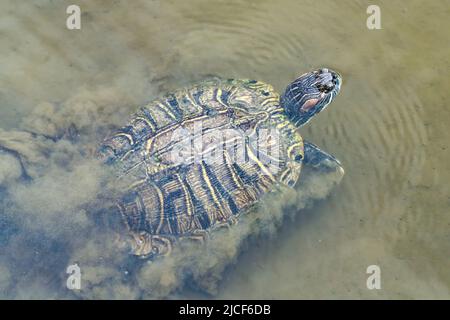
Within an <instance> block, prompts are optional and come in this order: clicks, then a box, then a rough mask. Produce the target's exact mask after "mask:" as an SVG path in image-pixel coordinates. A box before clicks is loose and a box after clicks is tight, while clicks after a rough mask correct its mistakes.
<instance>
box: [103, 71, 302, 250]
mask: <svg viewBox="0 0 450 320" xmlns="http://www.w3.org/2000/svg"><path fill="white" fill-rule="evenodd" d="M296 129H297V128H296V127H295V125H294V124H293V123H292V121H290V120H289V118H288V117H287V116H286V114H285V112H284V109H283V108H282V107H281V106H280V96H279V94H278V93H277V92H275V90H274V88H273V87H272V86H271V85H269V84H266V83H264V82H260V81H255V80H235V79H229V80H222V79H215V80H208V81H204V82H201V83H198V84H195V85H192V86H190V87H187V88H183V89H180V90H177V91H174V92H172V93H170V94H167V95H165V96H163V97H161V98H159V99H156V100H154V101H152V102H150V103H148V104H147V105H145V106H144V107H141V108H140V109H139V110H138V111H137V112H136V113H135V114H134V115H132V116H131V118H130V120H129V122H128V124H127V125H126V126H124V127H122V128H121V129H120V130H118V131H117V132H116V133H115V134H113V135H112V136H110V137H109V138H107V139H106V140H105V141H104V142H103V144H102V145H101V147H100V148H99V157H100V158H101V159H102V160H103V161H104V162H105V163H108V164H109V165H111V166H114V168H115V170H117V172H118V179H120V180H122V181H126V186H127V187H126V188H125V189H124V190H123V193H122V196H121V197H120V198H119V199H118V200H117V208H118V209H119V211H120V213H121V216H122V218H123V222H124V224H125V225H126V228H127V230H128V231H127V233H128V234H129V235H130V237H129V239H131V244H132V253H133V254H135V255H138V256H141V257H156V256H159V255H166V254H168V253H170V251H171V248H172V246H173V244H174V243H175V242H177V241H180V240H181V239H200V240H201V239H204V238H205V237H206V236H207V235H208V233H209V232H212V231H213V230H216V229H218V228H221V227H224V226H230V225H232V224H234V223H236V222H237V221H238V219H239V216H240V215H242V214H245V213H247V212H249V211H250V209H251V208H252V206H254V205H255V203H257V202H258V200H260V199H261V197H262V196H263V195H264V194H266V193H268V192H270V191H272V190H274V189H275V188H276V187H277V186H278V185H285V186H289V187H292V186H294V185H295V183H296V182H297V180H298V178H299V174H300V170H301V164H302V159H303V157H304V155H303V140H302V138H301V136H300V135H299V134H298V133H297V132H296Z"/></svg>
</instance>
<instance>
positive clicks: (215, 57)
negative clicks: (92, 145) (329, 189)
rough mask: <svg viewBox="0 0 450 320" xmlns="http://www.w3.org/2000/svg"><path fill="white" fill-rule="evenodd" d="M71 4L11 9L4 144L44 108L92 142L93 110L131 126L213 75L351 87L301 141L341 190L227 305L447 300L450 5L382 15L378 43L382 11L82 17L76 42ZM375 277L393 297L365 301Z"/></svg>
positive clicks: (306, 7) (114, 10)
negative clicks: (372, 16) (155, 102)
mask: <svg viewBox="0 0 450 320" xmlns="http://www.w3.org/2000/svg"><path fill="white" fill-rule="evenodd" d="M69 4H71V2H67V3H66V2H65V1H61V2H58V4H56V3H54V2H52V1H35V2H34V4H33V5H31V4H25V3H22V4H18V3H17V2H15V1H4V2H2V4H1V5H0V12H1V13H0V15H1V19H0V41H1V46H0V65H1V68H0V72H1V77H0V104H1V109H0V128H3V129H8V130H10V129H14V128H17V127H19V124H20V123H22V122H23V119H24V118H26V117H29V115H30V114H32V113H33V112H35V111H34V110H36V106H37V105H41V106H42V102H46V103H51V104H53V105H54V106H56V108H59V107H61V106H62V107H64V106H67V105H71V106H75V109H74V108H72V109H70V110H72V113H73V111H74V110H75V111H77V110H78V111H79V114H70V115H68V114H64V112H62V113H61V114H59V115H58V116H59V117H60V118H61V119H64V118H65V117H73V118H75V119H77V121H78V123H81V124H86V126H87V123H88V122H89V121H92V119H93V118H92V115H90V114H89V112H90V111H89V110H91V109H90V104H89V102H90V101H94V102H95V103H99V104H100V105H102V106H104V107H103V108H104V110H105V114H107V117H108V121H109V122H111V123H120V121H121V118H122V117H123V116H124V115H126V114H128V113H129V112H130V110H134V109H135V106H137V105H140V104H142V103H143V102H145V101H148V100H149V99H151V98H153V97H154V96H155V95H156V94H157V93H160V92H163V91H166V90H169V89H173V88H176V87H179V86H181V85H184V84H186V83H189V82H192V81H194V80H198V79H202V78H204V77H205V76H210V75H218V76H222V77H227V78H228V77H234V78H255V79H260V80H263V81H266V82H268V83H271V84H273V85H274V86H275V87H276V89H278V90H279V91H282V90H283V89H284V87H285V86H286V85H287V84H288V83H289V82H290V81H291V80H292V79H294V78H295V77H296V76H298V75H299V74H301V73H303V72H306V71H309V70H311V69H313V68H317V67H321V66H327V67H330V68H333V69H335V70H337V71H339V72H340V73H341V74H342V76H343V78H344V84H343V87H342V91H341V94H340V96H339V97H338V98H337V99H336V101H335V102H334V103H333V105H332V107H330V108H329V109H328V110H327V111H326V112H324V113H321V114H320V115H319V116H318V117H317V118H315V119H313V121H311V122H310V123H309V124H308V125H307V126H305V127H304V128H301V130H300V131H301V132H302V134H303V136H304V137H305V138H306V139H308V140H311V141H313V142H314V143H316V144H317V145H319V146H321V147H322V148H323V149H325V150H327V151H329V152H330V153H332V154H334V155H335V156H336V157H338V158H339V159H340V160H341V161H342V163H343V165H344V167H345V168H346V175H345V177H344V179H343V181H342V183H341V184H340V185H339V186H338V187H337V188H336V189H335V191H334V192H333V194H332V196H331V197H329V198H328V199H326V200H323V201H321V202H320V203H318V204H317V205H315V206H314V207H313V208H311V209H308V210H307V211H302V212H300V213H299V214H298V215H297V216H296V217H295V218H294V220H292V221H290V222H289V223H285V224H284V225H283V226H282V227H281V229H280V230H279V232H278V233H277V234H276V236H273V237H266V238H263V239H260V240H258V241H257V243H254V244H252V246H254V247H252V248H251V249H249V250H245V251H244V252H243V253H242V254H241V255H240V257H239V259H238V261H237V263H236V264H235V265H234V266H232V267H231V270H229V272H227V273H226V276H225V279H224V280H223V281H222V282H221V285H220V290H219V294H218V296H217V297H219V298H233V299H234V298H236V299H237V298H288V299H295V298H447V299H448V298H450V270H449V267H450V255H449V252H450V212H449V206H450V202H449V201H450V188H449V183H448V182H449V181H450V163H449V161H448V148H450V145H449V142H448V141H449V140H448V139H449V138H450V135H449V133H450V130H449V129H448V125H449V124H450V122H449V121H450V111H449V110H450V109H449V108H448V105H449V104H450V98H449V88H450V33H449V31H448V30H450V20H449V19H448V17H449V15H450V2H449V1H447V0H442V1H438V0H435V1H429V2H425V1H423V0H418V1H376V4H378V5H379V6H380V8H381V19H382V29H381V30H368V28H367V27H366V19H367V14H366V8H367V6H368V5H369V4H372V2H370V1H350V0H349V1H328V0H321V1H305V0H302V1H298V0H295V1H294V0H292V1H287V0H286V1H194V0H189V1H132V2H130V1H95V2H92V1H79V5H80V7H81V10H82V28H81V30H79V31H69V30H67V29H66V28H65V19H66V16H67V15H66V14H65V9H66V7H67V5H69ZM90 92H94V93H90ZM80 96H82V98H80ZM73 97H75V98H73ZM77 97H78V98H77ZM77 99H78V100H80V99H81V100H80V101H81V102H77V101H78V100H77ZM99 101H100V102H99ZM77 106H79V108H78V109H77ZM105 117H106V116H105ZM31 119H33V118H31ZM95 119H96V120H98V121H102V117H101V116H100V117H98V118H95ZM61 121H63V120H61ZM25 125H27V122H25ZM28 125H30V124H29V123H28ZM31 125H36V123H31ZM41 127H45V124H43V125H41ZM21 128H23V125H22V127H21ZM46 129H47V130H49V128H48V126H47V127H46ZM8 170H9V169H8ZM4 171H5V170H4ZM0 173H1V172H0ZM0 177H1V175H0ZM75 177H76V175H75ZM88 185H89V184H88ZM44 186H45V185H44ZM80 188H84V189H85V188H86V186H84V185H81V186H80ZM75 201H78V200H75ZM32 203H36V202H32ZM0 222H1V221H0ZM55 250H56V249H55ZM0 260H1V259H0ZM18 260H20V258H18ZM8 263H10V262H8ZM369 265H378V266H380V268H381V276H382V278H381V279H382V288H381V290H368V289H367V288H366V279H367V276H368V275H367V274H366V268H367V267H368V266H369ZM0 267H1V266H0ZM1 281H3V280H2V278H0V286H1V284H2V282H1ZM4 281H6V280H4ZM5 283H6V282H5ZM24 290H25V289H24V288H21V290H17V291H14V292H16V293H15V294H17V292H21V291H24ZM18 295H19V296H20V294H18ZM42 295H45V294H42ZM7 296H8V295H7ZM47 296H52V293H49V294H47ZM181 296H182V297H183V296H189V297H191V296H193V297H197V296H198V295H197V294H196V293H192V292H189V293H186V292H184V293H181Z"/></svg>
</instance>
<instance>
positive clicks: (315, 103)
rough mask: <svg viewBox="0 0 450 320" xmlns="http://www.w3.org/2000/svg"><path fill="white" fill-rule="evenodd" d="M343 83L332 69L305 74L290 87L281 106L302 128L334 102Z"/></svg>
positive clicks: (282, 98)
mask: <svg viewBox="0 0 450 320" xmlns="http://www.w3.org/2000/svg"><path fill="white" fill-rule="evenodd" d="M341 83H342V79H341V76H340V75H339V74H338V73H337V72H334V71H332V70H330V69H325V68H322V69H319V70H316V71H312V72H308V73H305V74H303V75H301V76H300V77H299V78H297V79H296V80H295V81H294V82H292V83H291V84H290V85H288V87H287V88H286V91H285V92H284V94H283V96H282V97H281V104H282V106H283V107H284V109H285V112H286V114H287V115H288V117H289V119H290V120H291V121H292V122H293V123H294V124H295V125H296V126H297V127H300V126H302V125H303V124H305V123H307V122H308V121H309V120H310V119H311V118H312V117H313V116H314V115H315V114H317V113H319V112H320V111H322V110H323V109H325V108H326V107H327V106H328V105H329V104H330V102H331V101H333V99H334V97H336V95H337V94H338V93H339V90H340V88H341Z"/></svg>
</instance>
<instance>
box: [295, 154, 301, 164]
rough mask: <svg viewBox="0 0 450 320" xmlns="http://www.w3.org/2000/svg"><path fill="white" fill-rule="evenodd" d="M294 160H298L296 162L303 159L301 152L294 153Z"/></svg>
mask: <svg viewBox="0 0 450 320" xmlns="http://www.w3.org/2000/svg"><path fill="white" fill-rule="evenodd" d="M294 159H295V161H298V162H300V161H302V160H303V156H302V155H301V154H298V155H296V156H295V158H294Z"/></svg>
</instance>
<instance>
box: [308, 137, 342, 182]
mask: <svg viewBox="0 0 450 320" xmlns="http://www.w3.org/2000/svg"><path fill="white" fill-rule="evenodd" d="M303 145H304V154H305V158H304V159H303V163H304V165H306V166H310V167H313V168H314V169H316V170H319V171H322V172H330V171H339V172H340V173H341V174H342V175H343V174H344V168H343V167H342V164H341V163H340V161H339V160H338V159H336V158H335V157H333V156H332V155H330V154H328V153H326V152H325V151H323V150H321V149H319V147H318V146H316V145H315V144H312V143H311V142H308V141H304V142H303Z"/></svg>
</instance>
